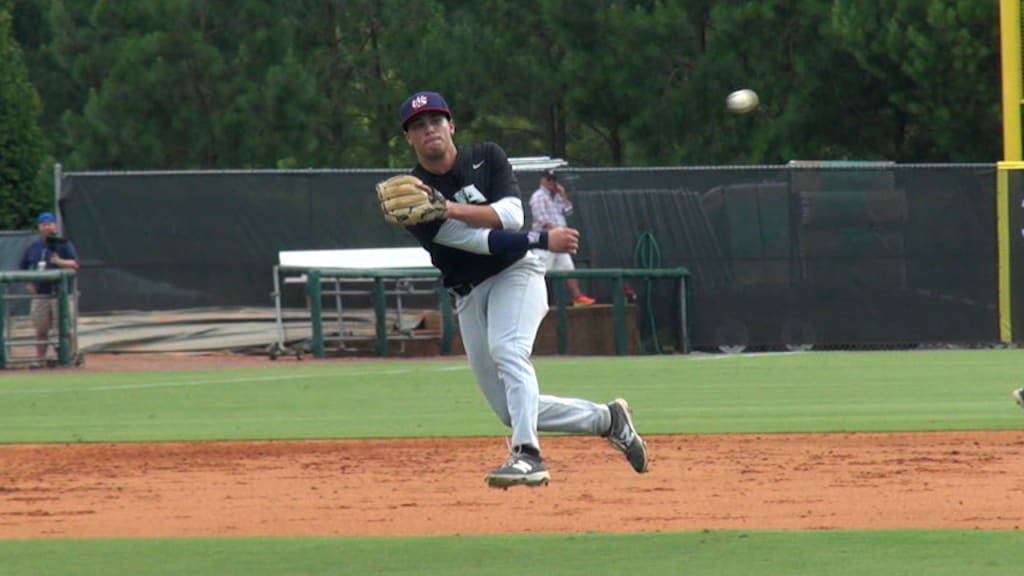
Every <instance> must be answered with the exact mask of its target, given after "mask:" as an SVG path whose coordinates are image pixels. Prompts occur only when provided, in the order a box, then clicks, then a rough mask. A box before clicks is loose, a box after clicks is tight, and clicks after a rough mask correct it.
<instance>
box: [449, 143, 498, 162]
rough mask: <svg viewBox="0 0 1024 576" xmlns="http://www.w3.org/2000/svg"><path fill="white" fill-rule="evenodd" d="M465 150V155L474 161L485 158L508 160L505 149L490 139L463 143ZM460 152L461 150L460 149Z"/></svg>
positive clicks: (488, 159) (489, 160)
mask: <svg viewBox="0 0 1024 576" xmlns="http://www.w3.org/2000/svg"><path fill="white" fill-rule="evenodd" d="M463 146H464V148H463V150H465V151H466V152H467V154H466V155H467V156H468V157H471V158H473V160H474V161H479V160H487V161H488V162H491V161H495V162H496V161H502V162H507V161H508V155H507V154H505V149H504V148H502V147H501V146H500V145H498V143H496V142H491V141H483V142H474V143H472V144H464V145H463ZM460 152H461V151H460Z"/></svg>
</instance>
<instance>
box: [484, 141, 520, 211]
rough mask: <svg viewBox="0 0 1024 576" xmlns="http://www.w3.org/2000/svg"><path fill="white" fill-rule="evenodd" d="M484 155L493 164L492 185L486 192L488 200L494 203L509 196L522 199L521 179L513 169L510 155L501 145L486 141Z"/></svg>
mask: <svg viewBox="0 0 1024 576" xmlns="http://www.w3.org/2000/svg"><path fill="white" fill-rule="evenodd" d="M484 155H485V157H486V159H487V162H488V163H489V164H490V166H491V185H490V189H489V190H487V193H486V194H485V196H487V201H488V202H491V203H493V202H496V201H498V200H501V199H502V198H507V197H509V196H512V197H514V198H520V199H522V193H521V192H520V191H519V181H518V180H516V174H515V172H513V171H512V163H511V162H509V161H508V156H507V155H506V154H505V151H504V150H502V148H501V146H498V145H497V144H495V143H493V142H487V143H485V144H484Z"/></svg>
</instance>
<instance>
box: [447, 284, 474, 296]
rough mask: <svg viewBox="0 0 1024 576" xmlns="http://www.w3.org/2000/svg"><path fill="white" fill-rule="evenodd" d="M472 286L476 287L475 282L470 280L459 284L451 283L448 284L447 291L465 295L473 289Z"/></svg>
mask: <svg viewBox="0 0 1024 576" xmlns="http://www.w3.org/2000/svg"><path fill="white" fill-rule="evenodd" d="M474 287H476V284H472V283H470V282H463V283H461V284H453V285H451V286H449V287H448V291H449V292H451V293H452V294H455V295H456V296H466V295H468V294H469V293H470V292H472V291H473V288H474Z"/></svg>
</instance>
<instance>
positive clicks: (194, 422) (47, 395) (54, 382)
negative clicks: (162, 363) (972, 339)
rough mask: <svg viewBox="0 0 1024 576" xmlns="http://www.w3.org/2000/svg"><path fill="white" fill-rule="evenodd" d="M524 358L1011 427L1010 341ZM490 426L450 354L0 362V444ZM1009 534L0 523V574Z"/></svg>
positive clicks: (856, 548) (647, 417)
mask: <svg viewBox="0 0 1024 576" xmlns="http://www.w3.org/2000/svg"><path fill="white" fill-rule="evenodd" d="M536 365H537V371H538V374H539V376H540V378H541V386H542V389H543V390H544V391H545V392H549V393H553V394H560V395H573V396H582V397H586V398H591V399H594V400H605V399H610V398H612V397H615V396H618V395H622V396H625V397H626V398H628V399H629V401H630V403H631V405H632V406H633V407H634V410H635V411H636V413H637V415H638V426H640V428H641V431H642V432H644V433H650V434H669V433H685V434H705V433H747V432H762V433H770V432H818V431H821V432H826V431H914V430H1014V429H1020V428H1024V411H1022V410H1021V409H1020V408H1018V407H1017V406H1016V405H1015V404H1014V403H1013V401H1012V399H1011V398H1010V395H1009V393H1010V390H1011V389H1013V388H1014V387H1017V386H1019V385H1024V354H1021V353H1020V352H1017V351H1014V350H984V351H981V350H978V351H953V350H950V351H928V352H924V351H912V352H815V353H806V354H776V355H772V354H766V355H740V356H701V355H693V356H660V357H629V358H565V359H556V358H544V359H539V360H538V361H537V362H536ZM504 434H505V429H504V428H503V427H502V426H501V425H500V424H499V423H498V421H497V419H496V418H495V417H494V416H493V415H492V414H491V412H490V410H489V408H487V406H486V404H485V403H484V401H483V399H482V397H481V396H480V394H479V392H478V391H477V389H476V385H475V383H474V382H473V380H472V376H471V374H470V372H469V370H468V369H467V368H466V366H465V361H464V360H462V359H455V360H430V361H413V360H400V361H388V362H381V361H367V362H356V363H351V362H349V363H296V362H287V363H269V362H268V364H267V366H266V367H265V368H259V369H246V370H208V371H181V372H166V373H147V372H134V373H82V372H75V371H58V372H52V373H46V372H31V373H26V372H11V373H5V374H3V375H0V443H37V442H98V441H119V442H120V441H126V442H130V441H160V440H203V439H284V438H371V437H420V436H502V435H504ZM0 465H2V463H0ZM0 482H2V475H0ZM0 497H3V491H2V485H0ZM1007 505H1008V506H1010V505H1011V504H1009V503H1008V504H1007ZM0 520H2V519H0ZM1022 545H1024V536H1022V535H1021V533H1020V532H1016V531H1007V532H993V531H970V530H963V531H960V530H936V531H878V532H857V531H830V532H800V531H792V532H769V531H752V532H735V531H717V532H683V533H651V534H634V535H603V534H577V535H550V536H521V535H514V536H513V535H510V536H504V537H452V538H435V537H423V538H254V539H241V538H209V539H165V540H145V539H136V540H132V539H127V540H73V539H53V540H38V541H21V540H8V541H0V574H19V575H20V574H69V575H70V574H76V575H89V576H92V575H101V574H102V575H107V574H126V575H127V574H253V575H264V574H266V575H269V574H425V575H441V574H481V575H483V574H508V573H509V572H526V573H532V572H536V573H541V574H594V573H598V574H618V573H621V574H695V575H712V574H716V575H717V574H743V575H751V574H773V575H780V574H813V575H836V576H852V575H860V574H865V575H866V574H871V575H873V576H874V575H878V574H885V575H893V574H908V575H910V574H914V575H919V574H929V575H931V574H940V575H945V574H949V575H954V574H956V575H990V574H992V575H994V574H1007V575H1009V574H1019V573H1020V572H1021V568H1020V567H1018V566H1017V565H1016V564H1017V563H1016V562H1014V561H1013V557H1012V556H1011V555H1009V554H1006V553H1005V552H1007V551H1010V550H1014V549H1019V548H1021V547H1022Z"/></svg>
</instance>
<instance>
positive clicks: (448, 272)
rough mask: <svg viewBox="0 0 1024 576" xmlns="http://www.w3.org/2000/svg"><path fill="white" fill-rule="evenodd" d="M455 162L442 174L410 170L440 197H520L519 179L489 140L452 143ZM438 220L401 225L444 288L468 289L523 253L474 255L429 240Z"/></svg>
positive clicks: (479, 200)
mask: <svg viewBox="0 0 1024 576" xmlns="http://www.w3.org/2000/svg"><path fill="white" fill-rule="evenodd" d="M457 149H458V155H457V156H456V157H455V164H454V165H453V166H452V168H451V170H449V171H448V172H447V173H445V174H441V175H437V174H432V173H430V172H428V171H427V170H426V169H424V168H423V167H422V166H420V165H417V166H416V168H413V170H412V174H413V175H414V176H416V177H417V178H419V179H420V180H422V181H423V183H424V184H426V185H428V186H432V187H434V188H436V189H437V190H439V191H440V192H441V193H442V194H444V197H445V198H447V199H448V200H451V201H453V202H460V203H462V204H481V205H486V204H491V203H493V202H496V201H498V200H500V199H502V198H507V197H509V196H512V197H515V198H520V199H521V198H522V194H521V193H520V191H519V182H518V181H517V180H516V176H515V173H514V172H512V165H511V164H510V163H509V161H508V157H507V156H506V155H505V151H504V150H502V149H501V147H500V146H498V145H497V144H495V143H493V142H483V143H479V144H464V145H458V146H457ZM443 223H444V220H435V221H433V222H424V223H422V224H417V225H415V226H411V227H409V228H407V229H408V230H409V231H410V232H411V233H412V235H413V236H415V237H416V239H417V240H419V241H420V244H422V245H423V247H424V248H426V249H427V251H428V252H430V259H431V261H432V262H433V264H434V266H436V267H437V268H438V269H439V270H441V274H442V276H443V277H444V285H445V286H447V287H449V288H457V289H468V288H472V287H473V286H476V285H477V284H480V283H481V282H483V281H484V280H487V279H488V278H490V277H491V276H494V275H495V274H497V273H499V272H501V271H502V270H504V269H505V268H508V267H509V266H510V265H511V264H512V263H513V262H516V261H517V260H519V259H520V258H522V257H523V256H524V255H525V254H526V251H523V252H518V253H514V254H505V255H502V256H497V255H493V254H474V253H472V252H466V251H465V250H460V249H458V248H452V247H450V246H443V245H441V244H435V243H434V242H433V240H434V236H436V235H437V231H438V230H440V228H441V225H442V224H443Z"/></svg>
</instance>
